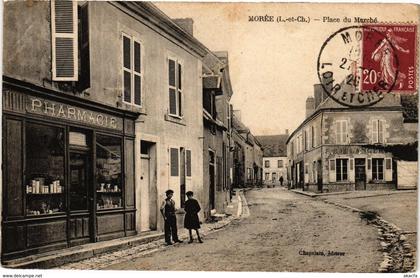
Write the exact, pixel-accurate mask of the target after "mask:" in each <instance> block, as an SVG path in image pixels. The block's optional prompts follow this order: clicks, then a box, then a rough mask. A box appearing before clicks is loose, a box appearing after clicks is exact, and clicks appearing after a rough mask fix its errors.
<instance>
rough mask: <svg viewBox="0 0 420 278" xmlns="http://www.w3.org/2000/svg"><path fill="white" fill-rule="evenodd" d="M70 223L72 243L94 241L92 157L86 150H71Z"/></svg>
mask: <svg viewBox="0 0 420 278" xmlns="http://www.w3.org/2000/svg"><path fill="white" fill-rule="evenodd" d="M69 158H70V159H69V160H70V167H69V168H70V175H69V179H70V183H69V184H70V188H69V191H70V225H69V238H70V242H71V245H78V244H83V243H86V242H93V241H94V233H93V219H92V215H93V214H92V213H93V208H92V203H93V202H92V201H93V199H92V192H91V190H90V185H91V182H92V181H91V179H90V171H91V163H90V161H91V159H90V154H89V153H88V152H86V151H80V150H79V151H75V150H70V153H69Z"/></svg>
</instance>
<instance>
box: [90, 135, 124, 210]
mask: <svg viewBox="0 0 420 278" xmlns="http://www.w3.org/2000/svg"><path fill="white" fill-rule="evenodd" d="M121 143H122V142H121V138H118V137H113V136H106V135H101V134H97V135H96V179H97V186H96V198H97V201H96V207H97V209H98V210H101V209H113V208H121V207H122V206H123V204H122V175H121V163H122V161H121V150H122V147H121Z"/></svg>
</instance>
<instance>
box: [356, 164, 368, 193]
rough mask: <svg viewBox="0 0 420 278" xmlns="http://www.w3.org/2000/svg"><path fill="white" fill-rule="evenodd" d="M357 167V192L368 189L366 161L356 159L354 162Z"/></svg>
mask: <svg viewBox="0 0 420 278" xmlns="http://www.w3.org/2000/svg"><path fill="white" fill-rule="evenodd" d="M354 165H355V182H356V190H365V189H366V159H364V158H356V159H355V160H354Z"/></svg>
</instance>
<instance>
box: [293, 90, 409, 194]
mask: <svg viewBox="0 0 420 278" xmlns="http://www.w3.org/2000/svg"><path fill="white" fill-rule="evenodd" d="M322 90H323V89H322V87H321V85H319V84H317V85H315V97H314V98H311V100H310V101H309V105H308V102H307V105H306V108H307V109H309V110H310V111H309V112H307V118H306V119H305V120H304V121H303V122H302V124H301V125H300V126H299V127H298V128H297V129H296V130H295V131H293V133H292V134H291V135H290V136H289V138H288V140H287V156H288V163H289V166H288V172H289V175H290V176H291V180H292V186H293V187H294V188H302V189H303V190H309V191H315V192H334V191H346V190H374V189H395V188H396V186H397V178H396V177H397V173H398V169H397V161H398V160H401V159H404V158H401V157H402V156H406V155H407V154H408V153H411V152H413V151H415V148H413V147H412V144H413V143H416V142H417V128H413V126H412V123H411V122H412V121H411V120H410V117H407V116H406V114H407V113H406V112H405V111H406V108H407V106H406V105H402V104H401V101H402V99H404V98H406V96H400V95H394V94H387V95H385V96H384V98H383V100H382V101H380V102H378V103H376V104H374V105H372V106H370V107H365V108H348V107H344V106H342V105H340V104H338V103H337V102H335V101H333V100H332V99H330V98H328V97H326V95H325V93H324V92H323V91H322ZM416 97H417V96H415V98H413V100H414V101H417V98H416ZM314 99H315V101H313V100H314ZM311 103H313V106H311V105H310V104H311ZM414 114H417V112H415V113H414ZM411 119H412V117H411ZM398 147H400V149H402V151H400V152H399V153H396V149H397V148H398ZM415 159H416V160H417V157H416V158H415Z"/></svg>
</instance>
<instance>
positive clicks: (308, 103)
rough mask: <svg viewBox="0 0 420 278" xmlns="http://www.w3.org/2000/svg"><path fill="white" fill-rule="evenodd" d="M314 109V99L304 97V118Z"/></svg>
mask: <svg viewBox="0 0 420 278" xmlns="http://www.w3.org/2000/svg"><path fill="white" fill-rule="evenodd" d="M314 111H315V99H314V98H313V97H308V98H307V99H306V118H308V117H309V116H310V115H311V114H312V113H313V112H314Z"/></svg>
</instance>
